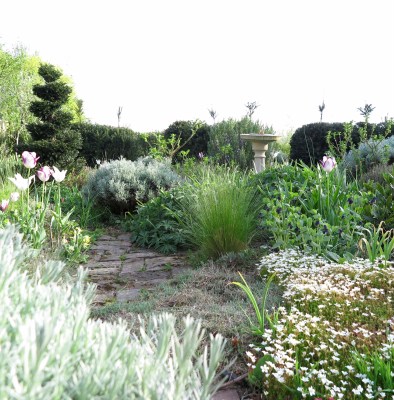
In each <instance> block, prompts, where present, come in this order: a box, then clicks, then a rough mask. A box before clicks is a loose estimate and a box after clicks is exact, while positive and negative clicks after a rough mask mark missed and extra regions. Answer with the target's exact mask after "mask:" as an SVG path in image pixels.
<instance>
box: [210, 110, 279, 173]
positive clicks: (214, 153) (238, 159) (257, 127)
mask: <svg viewBox="0 0 394 400" xmlns="http://www.w3.org/2000/svg"><path fill="white" fill-rule="evenodd" d="M262 129H263V126H262V125H261V124H260V123H259V122H258V121H257V122H253V121H252V120H251V119H250V118H249V117H244V118H243V119H241V120H239V121H237V120H235V119H228V120H226V121H222V122H218V123H217V124H214V125H213V126H212V127H211V131H210V133H209V142H208V155H209V157H211V158H212V159H214V160H215V161H216V162H217V163H219V164H226V165H236V166H238V167H239V168H241V169H242V170H245V169H251V168H252V166H253V158H254V156H253V151H252V145H251V144H250V143H249V142H246V141H243V140H241V136H240V135H241V133H258V132H260V131H261V130H262ZM265 132H266V133H273V131H272V128H267V127H266V128H265Z"/></svg>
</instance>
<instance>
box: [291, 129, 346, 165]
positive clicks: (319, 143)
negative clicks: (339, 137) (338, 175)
mask: <svg viewBox="0 0 394 400" xmlns="http://www.w3.org/2000/svg"><path fill="white" fill-rule="evenodd" d="M343 130H344V124H342V123H327V122H319V123H313V124H307V125H303V126H302V127H301V128H298V129H296V131H295V132H294V134H293V136H292V137H291V140H290V160H293V161H295V160H298V161H302V162H304V163H305V164H306V165H316V164H317V163H318V162H319V160H321V159H322V158H323V156H324V155H325V154H326V153H327V151H328V144H327V134H328V132H330V131H336V132H343Z"/></svg>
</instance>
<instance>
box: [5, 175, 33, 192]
mask: <svg viewBox="0 0 394 400" xmlns="http://www.w3.org/2000/svg"><path fill="white" fill-rule="evenodd" d="M8 179H9V180H10V181H11V182H12V183H13V184H14V185H15V186H16V187H17V188H18V189H19V190H26V189H27V188H28V187H29V186H30V184H31V181H32V180H34V175H33V176H30V177H29V178H26V179H25V178H23V177H22V175H21V174H15V178H8Z"/></svg>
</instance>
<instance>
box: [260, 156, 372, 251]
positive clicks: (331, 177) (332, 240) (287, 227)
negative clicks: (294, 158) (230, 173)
mask: <svg viewBox="0 0 394 400" xmlns="http://www.w3.org/2000/svg"><path fill="white" fill-rule="evenodd" d="M252 182H254V183H255V184H259V185H260V191H261V193H262V197H261V214H260V227H261V229H262V230H263V233H265V235H266V236H268V237H269V238H270V239H272V243H273V245H274V246H275V247H277V248H281V249H284V248H289V247H300V248H302V249H304V250H306V251H312V252H313V253H314V254H324V255H328V256H329V257H330V258H334V259H339V257H343V256H346V257H347V258H349V257H350V254H355V253H356V251H357V242H358V232H359V226H360V225H361V222H362V218H361V215H360V213H361V211H362V209H363V206H364V204H365V203H366V202H367V198H366V196H365V194H360V193H359V190H358V187H357V183H356V182H352V183H350V184H348V183H347V182H346V179H345V176H344V174H343V173H342V172H340V171H339V170H338V169H335V170H333V171H331V172H330V173H325V172H324V171H322V170H321V169H320V168H309V167H307V166H305V165H303V164H301V165H290V166H282V167H277V168H271V169H268V170H265V171H263V172H262V173H260V174H258V175H256V176H255V177H253V178H252Z"/></svg>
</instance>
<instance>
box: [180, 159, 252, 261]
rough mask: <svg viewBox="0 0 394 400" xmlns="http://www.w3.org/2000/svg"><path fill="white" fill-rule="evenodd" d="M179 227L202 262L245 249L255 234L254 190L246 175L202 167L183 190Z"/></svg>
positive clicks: (226, 168) (219, 168) (222, 168)
mask: <svg viewBox="0 0 394 400" xmlns="http://www.w3.org/2000/svg"><path fill="white" fill-rule="evenodd" d="M184 191H185V194H184V196H183V198H182V199H181V201H180V205H181V210H182V220H181V221H180V223H181V225H182V226H183V227H184V229H185V233H186V235H187V240H188V242H189V243H191V244H192V245H193V246H195V247H196V248H197V249H198V251H199V253H200V255H201V258H203V259H207V258H213V259H216V258H218V257H220V256H222V255H224V254H226V253H229V252H237V251H241V250H244V249H246V248H247V247H248V245H249V243H250V241H251V240H252V238H253V236H254V234H255V233H256V222H257V214H258V211H259V209H258V206H257V201H256V188H253V187H251V186H250V185H248V179H247V175H245V174H243V173H240V172H238V171H237V170H232V169H229V168H228V167H216V168H215V167H212V166H206V167H205V166H204V167H203V168H202V169H201V171H200V173H199V174H196V175H195V176H194V177H193V178H191V182H190V183H189V184H187V186H185V187H184Z"/></svg>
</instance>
